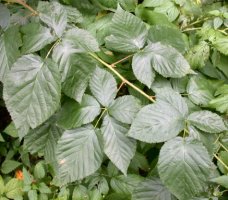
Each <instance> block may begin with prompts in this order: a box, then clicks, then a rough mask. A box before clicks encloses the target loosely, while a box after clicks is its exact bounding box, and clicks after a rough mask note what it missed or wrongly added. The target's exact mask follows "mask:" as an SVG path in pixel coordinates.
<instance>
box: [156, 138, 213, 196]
mask: <svg viewBox="0 0 228 200" xmlns="http://www.w3.org/2000/svg"><path fill="white" fill-rule="evenodd" d="M211 167H212V162H211V159H210V157H209V155H208V152H207V150H206V148H205V147H204V146H203V145H202V143H200V142H199V141H197V140H191V139H189V138H185V139H183V138H181V137H177V138H175V139H173V140H170V141H168V142H166V143H165V144H164V145H163V146H162V148H161V151H160V155H159V160H158V172H159V175H160V178H161V180H162V182H163V183H164V184H165V186H166V187H167V188H168V189H169V191H170V192H171V193H172V194H174V195H175V196H176V197H177V198H178V199H180V200H186V199H190V198H191V197H194V196H195V195H197V194H199V193H201V192H203V191H204V189H206V187H207V183H206V182H207V181H208V178H209V175H210V170H211Z"/></svg>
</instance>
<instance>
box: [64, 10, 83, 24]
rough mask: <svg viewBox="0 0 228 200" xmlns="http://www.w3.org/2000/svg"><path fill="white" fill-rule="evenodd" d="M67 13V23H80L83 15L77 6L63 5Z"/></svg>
mask: <svg viewBox="0 0 228 200" xmlns="http://www.w3.org/2000/svg"><path fill="white" fill-rule="evenodd" d="M64 9H65V10H66V13H67V21H68V23H74V24H76V23H81V22H82V21H83V16H82V14H81V13H80V12H79V10H78V9H77V8H74V7H71V6H64Z"/></svg>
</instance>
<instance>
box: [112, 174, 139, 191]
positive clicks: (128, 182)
mask: <svg viewBox="0 0 228 200" xmlns="http://www.w3.org/2000/svg"><path fill="white" fill-rule="evenodd" d="M142 181H143V177H141V176H138V175H136V174H128V175H127V176H124V175H120V176H117V177H114V178H112V179H111V182H110V185H111V187H112V189H113V190H114V191H115V192H116V193H119V194H122V195H131V194H132V192H133V190H134V188H135V187H136V186H137V185H138V184H139V183H140V182H142Z"/></svg>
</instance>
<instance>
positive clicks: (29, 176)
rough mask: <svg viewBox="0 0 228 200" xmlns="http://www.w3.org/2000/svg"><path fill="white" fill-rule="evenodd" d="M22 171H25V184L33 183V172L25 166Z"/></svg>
mask: <svg viewBox="0 0 228 200" xmlns="http://www.w3.org/2000/svg"><path fill="white" fill-rule="evenodd" d="M22 173H23V181H24V184H25V185H31V183H32V181H33V177H32V176H31V174H30V173H29V172H28V171H27V169H26V168H24V167H23V169H22Z"/></svg>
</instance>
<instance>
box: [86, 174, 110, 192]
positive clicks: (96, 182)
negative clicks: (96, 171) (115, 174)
mask: <svg viewBox="0 0 228 200" xmlns="http://www.w3.org/2000/svg"><path fill="white" fill-rule="evenodd" d="M88 189H89V190H97V191H98V192H99V193H100V194H101V195H107V194H108V192H109V185H108V182H107V180H106V179H105V178H104V177H102V176H96V177H93V178H92V180H91V181H90V183H89V185H88Z"/></svg>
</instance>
